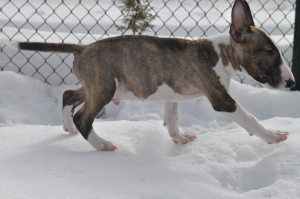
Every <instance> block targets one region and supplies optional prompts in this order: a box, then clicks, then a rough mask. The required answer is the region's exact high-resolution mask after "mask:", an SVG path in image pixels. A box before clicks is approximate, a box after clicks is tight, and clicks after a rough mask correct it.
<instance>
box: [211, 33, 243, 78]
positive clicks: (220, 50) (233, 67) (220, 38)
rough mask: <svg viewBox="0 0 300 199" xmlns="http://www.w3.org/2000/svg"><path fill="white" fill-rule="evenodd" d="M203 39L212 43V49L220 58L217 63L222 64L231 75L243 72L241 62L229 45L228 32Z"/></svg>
mask: <svg viewBox="0 0 300 199" xmlns="http://www.w3.org/2000/svg"><path fill="white" fill-rule="evenodd" d="M205 39H207V40H209V41H211V42H212V43H213V46H214V49H215V51H216V52H217V54H218V55H219V58H220V60H219V62H218V64H222V65H223V66H224V67H225V68H226V71H227V72H228V73H230V74H231V76H232V75H234V74H235V73H237V72H243V68H242V67H241V63H240V62H239V60H238V57H237V55H236V54H235V52H234V51H233V48H232V46H231V43H230V34H229V33H221V34H217V35H214V36H210V37H207V38H205Z"/></svg>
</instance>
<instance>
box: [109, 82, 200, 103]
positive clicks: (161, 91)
mask: <svg viewBox="0 0 300 199" xmlns="http://www.w3.org/2000/svg"><path fill="white" fill-rule="evenodd" d="M203 96H204V95H203V93H201V92H200V91H199V90H198V89H196V88H194V87H188V88H187V89H186V91H185V93H176V92H175V91H174V90H173V89H172V88H171V87H170V86H168V85H167V84H163V85H161V86H159V87H158V88H157V90H156V92H154V93H153V94H151V95H149V96H148V97H147V98H139V97H137V96H135V95H134V93H133V92H132V91H130V90H128V89H127V88H126V87H125V86H124V85H118V86H117V89H116V92H115V95H114V97H113V99H112V101H113V103H115V104H116V105H118V103H119V101H120V100H137V101H164V102H182V101H188V100H193V99H197V98H199V97H203Z"/></svg>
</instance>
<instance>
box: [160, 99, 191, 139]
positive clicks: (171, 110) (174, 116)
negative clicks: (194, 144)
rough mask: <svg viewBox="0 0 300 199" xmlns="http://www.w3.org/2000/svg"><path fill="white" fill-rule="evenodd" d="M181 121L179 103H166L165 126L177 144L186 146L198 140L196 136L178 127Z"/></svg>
mask: <svg viewBox="0 0 300 199" xmlns="http://www.w3.org/2000/svg"><path fill="white" fill-rule="evenodd" d="M178 119H179V103H178V102H166V103H165V125H166V126H167V128H168V131H169V134H170V136H171V138H172V139H173V141H174V143H175V144H178V143H180V144H186V143H188V142H189V141H193V140H195V139H196V138H197V136H196V135H194V134H190V133H185V132H183V131H182V130H181V129H180V128H179V125H178Z"/></svg>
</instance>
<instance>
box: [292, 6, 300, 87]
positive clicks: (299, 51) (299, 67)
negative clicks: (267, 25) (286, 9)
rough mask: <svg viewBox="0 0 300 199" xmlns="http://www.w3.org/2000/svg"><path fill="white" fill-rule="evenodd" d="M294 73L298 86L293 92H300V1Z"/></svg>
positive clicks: (295, 41) (295, 34)
mask: <svg viewBox="0 0 300 199" xmlns="http://www.w3.org/2000/svg"><path fill="white" fill-rule="evenodd" d="M292 66H293V67H292V72H293V74H294V77H295V80H296V86H295V87H294V88H293V89H292V90H298V91H299V90H300V0H297V1H296V13H295V29H294V47H293V65H292Z"/></svg>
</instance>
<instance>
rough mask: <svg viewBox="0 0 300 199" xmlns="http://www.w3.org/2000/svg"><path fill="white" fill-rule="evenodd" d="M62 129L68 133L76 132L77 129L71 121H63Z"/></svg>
mask: <svg viewBox="0 0 300 199" xmlns="http://www.w3.org/2000/svg"><path fill="white" fill-rule="evenodd" d="M64 131H66V132H69V133H70V134H78V133H79V131H78V130H77V128H76V127H75V125H74V123H73V121H72V122H66V123H65V122H64Z"/></svg>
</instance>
